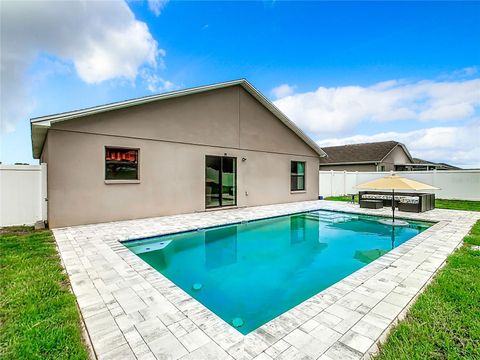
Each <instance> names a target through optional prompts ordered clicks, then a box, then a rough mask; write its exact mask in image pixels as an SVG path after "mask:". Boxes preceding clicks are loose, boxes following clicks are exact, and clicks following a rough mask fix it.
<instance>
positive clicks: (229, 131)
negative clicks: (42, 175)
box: [44, 87, 319, 227]
mask: <svg viewBox="0 0 480 360" xmlns="http://www.w3.org/2000/svg"><path fill="white" fill-rule="evenodd" d="M213 95H215V96H213ZM171 100H172V101H171ZM171 100H167V101H160V102H157V103H152V104H147V105H142V106H137V107H132V108H129V109H123V110H118V111H113V112H109V113H104V114H98V115H94V116H90V117H85V118H80V119H77V120H71V121H68V122H64V123H59V124H56V125H53V126H52V128H51V129H50V130H49V135H48V137H47V147H44V150H46V149H48V156H46V158H48V159H47V160H48V166H49V177H48V188H49V190H48V191H49V192H48V193H49V222H50V226H51V227H62V226H68V225H78V224H88V223H97V222H105V221H114V220H125V219H134V218H144V217H152V216H161V215H170V214H178V213H187V212H194V211H204V210H205V155H225V154H226V155H228V156H234V157H237V167H238V169H237V176H238V179H237V204H238V206H254V205H263V204H273V203H281V202H292V201H302V200H313V199H316V198H317V197H318V166H319V160H318V155H317V154H316V153H315V152H314V151H313V149H311V148H310V147H309V146H308V145H306V144H305V143H304V142H303V141H302V140H301V139H300V138H298V136H297V135H296V134H294V133H293V132H292V131H291V130H290V129H288V128H287V127H286V126H285V125H283V123H281V122H280V121H279V120H278V119H277V118H276V117H274V116H273V115H272V114H271V113H270V112H268V111H267V110H266V109H265V108H264V107H263V106H262V105H261V104H260V103H258V102H257V101H256V100H255V99H253V98H252V97H251V96H250V95H249V94H248V93H246V92H245V91H244V90H243V89H242V88H240V87H234V88H227V89H223V90H219V91H212V92H211V93H203V94H196V95H190V96H187V97H183V98H177V99H171ZM180 100H182V101H180ZM105 146H122V147H133V148H139V149H140V152H139V166H140V168H139V176H140V182H139V183H135V184H106V183H105V181H104V174H105V161H104V148H105ZM242 158H246V161H242ZM292 160H301V161H306V163H307V164H306V171H307V175H306V191H305V192H301V193H291V192H290V162H291V161H292Z"/></svg>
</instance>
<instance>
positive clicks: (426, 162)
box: [413, 158, 437, 165]
mask: <svg viewBox="0 0 480 360" xmlns="http://www.w3.org/2000/svg"><path fill="white" fill-rule="evenodd" d="M413 163H414V164H425V165H437V164H436V163H433V162H431V161H428V160H423V159H419V158H413Z"/></svg>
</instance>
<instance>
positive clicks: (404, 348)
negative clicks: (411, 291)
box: [375, 221, 480, 360]
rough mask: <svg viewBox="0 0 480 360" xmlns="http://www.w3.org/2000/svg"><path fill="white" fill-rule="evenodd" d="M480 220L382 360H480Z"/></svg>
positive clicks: (392, 337)
mask: <svg viewBox="0 0 480 360" xmlns="http://www.w3.org/2000/svg"><path fill="white" fill-rule="evenodd" d="M470 245H480V221H479V222H477V224H476V225H475V226H474V227H473V228H472V230H471V232H470V234H469V235H468V236H466V237H465V238H464V245H463V246H462V247H461V248H460V249H458V250H457V251H455V252H454V253H453V254H452V255H450V256H449V257H448V259H447V265H446V266H445V267H444V268H443V269H442V270H440V272H439V273H438V274H437V275H436V277H435V278H434V280H433V282H432V283H431V284H430V285H429V286H428V287H427V288H426V290H425V292H424V293H423V294H422V295H420V296H419V297H418V299H417V301H416V302H415V304H414V305H413V306H412V308H411V309H410V310H409V312H408V314H407V316H406V318H405V319H404V320H403V321H401V322H400V323H399V324H398V325H397V326H396V327H395V328H394V329H393V330H392V332H391V333H390V335H389V337H388V339H387V341H386V342H385V343H384V344H383V345H382V346H381V348H380V352H379V355H378V356H376V357H375V359H376V360H389V359H392V360H393V359H395V360H397V359H405V360H407V359H408V360H413V359H419V360H420V359H422V360H423V359H480V305H479V304H480V251H478V250H473V249H472V248H471V246H470Z"/></svg>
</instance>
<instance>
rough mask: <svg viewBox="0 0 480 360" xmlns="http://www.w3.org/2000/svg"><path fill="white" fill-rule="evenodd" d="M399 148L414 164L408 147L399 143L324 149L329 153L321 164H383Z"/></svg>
mask: <svg viewBox="0 0 480 360" xmlns="http://www.w3.org/2000/svg"><path fill="white" fill-rule="evenodd" d="M397 146H401V147H402V149H403V150H404V151H405V154H407V156H408V157H409V158H410V160H411V161H412V162H413V159H412V156H411V155H410V153H409V152H408V149H407V147H406V146H405V145H404V144H402V143H400V142H398V141H380V142H373V143H362V144H351V145H342V146H328V147H322V149H323V151H325V152H326V153H327V156H326V157H323V158H321V159H320V164H358V163H362V164H368V163H377V162H381V161H382V160H383V159H385V158H386V157H387V155H388V154H390V153H391V152H392V151H393V149H395V148H396V147H397Z"/></svg>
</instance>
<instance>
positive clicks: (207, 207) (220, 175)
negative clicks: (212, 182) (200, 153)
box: [203, 155, 238, 209]
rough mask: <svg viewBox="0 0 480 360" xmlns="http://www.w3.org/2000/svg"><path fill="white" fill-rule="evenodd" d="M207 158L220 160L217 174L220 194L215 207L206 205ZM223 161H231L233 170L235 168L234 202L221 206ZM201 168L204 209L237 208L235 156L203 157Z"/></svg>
mask: <svg viewBox="0 0 480 360" xmlns="http://www.w3.org/2000/svg"><path fill="white" fill-rule="evenodd" d="M207 157H217V158H220V172H219V178H220V179H219V181H220V194H219V198H218V204H219V205H215V206H208V205H207V186H206V185H207ZM223 159H232V160H233V164H234V168H235V194H234V202H233V204H228V205H223V204H222V202H223V179H222V178H223V176H222V175H223ZM203 167H204V169H205V173H204V174H205V178H204V179H203V182H204V185H205V193H204V199H205V209H216V208H223V207H231V206H237V175H238V170H237V158H236V157H235V156H223V155H205V162H204V164H203Z"/></svg>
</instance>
